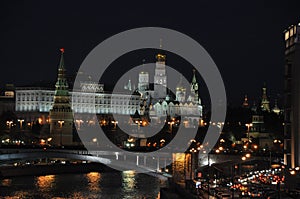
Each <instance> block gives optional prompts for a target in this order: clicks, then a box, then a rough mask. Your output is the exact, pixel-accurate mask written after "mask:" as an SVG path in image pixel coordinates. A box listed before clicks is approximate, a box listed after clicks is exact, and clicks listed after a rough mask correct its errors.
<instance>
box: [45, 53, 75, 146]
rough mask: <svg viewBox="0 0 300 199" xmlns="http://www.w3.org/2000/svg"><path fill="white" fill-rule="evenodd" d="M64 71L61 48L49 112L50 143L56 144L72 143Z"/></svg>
mask: <svg viewBox="0 0 300 199" xmlns="http://www.w3.org/2000/svg"><path fill="white" fill-rule="evenodd" d="M65 72H66V69H65V64H64V50H63V49H61V58H60V63H59V66H58V77H57V82H56V84H55V94H54V103H53V106H52V108H51V110H50V113H49V116H50V135H51V136H52V138H53V139H52V140H53V141H52V143H53V144H54V145H57V146H58V145H59V146H63V145H72V144H73V113H72V108H71V104H70V95H69V90H68V89H69V86H68V83H67V79H66V77H65Z"/></svg>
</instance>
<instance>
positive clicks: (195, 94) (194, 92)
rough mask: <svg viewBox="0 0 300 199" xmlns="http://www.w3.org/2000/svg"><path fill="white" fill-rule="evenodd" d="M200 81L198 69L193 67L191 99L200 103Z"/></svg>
mask: <svg viewBox="0 0 300 199" xmlns="http://www.w3.org/2000/svg"><path fill="white" fill-rule="evenodd" d="M198 89H199V88H198V82H197V79H196V70H195V69H193V78H192V82H191V101H192V102H193V103H195V104H197V103H198V100H199V94H198Z"/></svg>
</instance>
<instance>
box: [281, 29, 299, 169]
mask: <svg viewBox="0 0 300 199" xmlns="http://www.w3.org/2000/svg"><path fill="white" fill-rule="evenodd" d="M284 40H285V75H284V77H285V85H284V91H285V93H284V105H285V106H284V120H285V122H284V123H285V125H284V153H285V154H284V163H285V164H286V165H287V166H288V167H289V168H290V167H292V168H295V167H298V166H300V78H299V77H300V23H299V24H297V25H293V26H290V27H289V28H288V29H287V30H285V31H284Z"/></svg>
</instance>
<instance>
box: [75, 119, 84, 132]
mask: <svg viewBox="0 0 300 199" xmlns="http://www.w3.org/2000/svg"><path fill="white" fill-rule="evenodd" d="M75 122H76V123H77V126H78V130H80V127H81V124H82V123H83V120H75Z"/></svg>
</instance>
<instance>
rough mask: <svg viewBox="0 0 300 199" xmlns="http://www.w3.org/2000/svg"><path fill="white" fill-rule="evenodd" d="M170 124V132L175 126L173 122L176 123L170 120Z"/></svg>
mask: <svg viewBox="0 0 300 199" xmlns="http://www.w3.org/2000/svg"><path fill="white" fill-rule="evenodd" d="M168 124H169V125H170V132H171V133H172V127H173V124H175V122H174V121H171V122H168Z"/></svg>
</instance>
